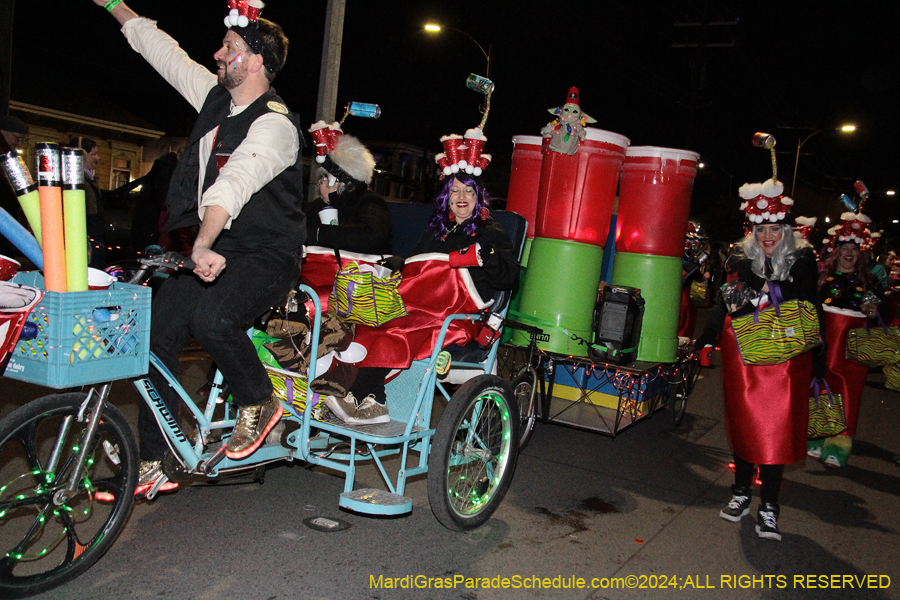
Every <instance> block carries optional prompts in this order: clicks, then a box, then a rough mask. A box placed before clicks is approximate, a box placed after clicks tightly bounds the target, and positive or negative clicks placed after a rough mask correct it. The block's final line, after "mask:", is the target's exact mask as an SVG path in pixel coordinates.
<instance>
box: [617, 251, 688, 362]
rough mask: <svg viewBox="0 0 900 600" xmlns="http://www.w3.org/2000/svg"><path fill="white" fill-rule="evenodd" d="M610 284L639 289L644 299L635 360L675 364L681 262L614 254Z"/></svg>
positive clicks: (661, 257)
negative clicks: (639, 338) (642, 317)
mask: <svg viewBox="0 0 900 600" xmlns="http://www.w3.org/2000/svg"><path fill="white" fill-rule="evenodd" d="M612 283H613V285H622V286H626V287H633V288H639V289H640V290H641V297H642V298H643V299H644V319H643V323H642V324H641V341H640V344H639V345H638V353H637V360H643V361H647V362H675V361H676V360H677V358H678V356H677V351H678V308H679V302H680V301H681V258H680V257H676V256H656V255H653V254H635V253H632V252H616V258H615V261H614V262H613V272H612Z"/></svg>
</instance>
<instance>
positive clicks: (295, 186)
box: [166, 86, 306, 253]
mask: <svg viewBox="0 0 900 600" xmlns="http://www.w3.org/2000/svg"><path fill="white" fill-rule="evenodd" d="M270 102H275V103H278V104H280V105H281V106H284V105H283V104H281V99H280V98H279V97H278V96H277V95H276V93H275V90H274V89H270V90H269V91H268V92H266V93H265V94H263V95H262V96H260V97H259V98H257V99H256V100H255V101H253V103H252V104H250V106H248V107H247V108H246V109H244V110H243V112H241V113H240V114H238V115H235V116H233V117H229V116H228V114H229V112H230V110H231V95H230V94H229V93H228V91H227V90H225V89H223V88H221V87H219V86H216V87H214V88H213V89H212V90H210V92H209V95H208V96H207V97H206V101H204V103H203V107H202V108H201V109H200V114H199V115H198V117H197V122H196V123H195V124H194V128H193V130H191V134H190V136H189V137H188V140H187V144H186V147H185V151H184V155H183V156H182V158H181V160H180V161H178V166H177V167H176V168H175V172H174V173H173V174H172V182H171V184H170V186H169V193H168V196H167V198H166V205H167V207H168V210H169V220H168V223H167V224H166V231H172V230H173V229H178V228H180V227H187V226H190V225H196V224H198V223H199V222H200V218H199V216H198V215H197V201H198V198H197V180H198V177H199V173H200V141H201V140H202V139H203V136H205V135H206V134H207V133H208V132H209V131H211V130H213V129H215V128H216V126H218V127H219V131H218V133H217V134H216V141H215V145H214V147H213V150H212V153H211V154H210V157H209V161H208V162H207V164H206V165H205V166H204V168H205V173H206V175H205V177H204V180H203V191H204V192H205V191H206V190H207V189H208V188H209V187H210V186H211V185H212V184H213V183H215V181H216V177H218V174H219V168H218V164H217V155H218V156H223V155H230V154H231V153H232V152H234V150H235V149H236V148H237V147H238V146H239V145H240V144H241V142H243V141H244V139H245V138H246V137H247V132H248V131H249V130H250V126H251V125H252V124H253V122H254V121H256V119H258V118H259V117H261V116H262V115H265V114H267V113H269V112H277V111H273V110H272V109H271V108H269V106H268V104H269V103H270ZM286 116H287V118H288V119H290V121H291V123H292V124H293V125H294V127H296V128H297V132H298V135H299V138H300V150H301V151H299V152H298V153H297V162H296V163H294V164H293V165H292V166H290V167H288V168H287V169H285V170H284V171H282V172H281V173H279V174H278V175H276V176H275V178H274V179H272V180H271V181H270V182H269V183H267V184H266V185H265V187H263V188H262V189H261V190H260V191H258V192H256V193H255V194H253V195H252V196H251V197H250V201H249V202H247V204H246V205H244V207H243V208H242V209H241V213H240V215H238V218H236V219H234V220H233V221H232V222H231V228H230V229H225V230H223V231H222V233H221V234H219V237H218V239H217V240H216V242H215V244H213V249H214V250H215V251H216V252H220V253H231V252H247V251H250V250H254V249H257V248H274V249H279V250H283V251H286V252H291V253H299V250H300V247H301V246H302V245H303V244H304V242H305V241H306V224H305V220H306V216H305V215H304V213H303V211H302V210H301V204H302V201H303V162H302V149H303V136H302V135H300V134H299V132H300V127H299V122H298V119H297V116H296V115H295V114H294V113H289V114H287V115H286Z"/></svg>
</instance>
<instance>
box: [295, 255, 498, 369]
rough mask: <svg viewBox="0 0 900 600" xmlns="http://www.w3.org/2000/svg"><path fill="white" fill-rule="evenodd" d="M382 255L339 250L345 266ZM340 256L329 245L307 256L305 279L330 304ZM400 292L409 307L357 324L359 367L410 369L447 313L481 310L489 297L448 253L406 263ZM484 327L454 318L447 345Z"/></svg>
mask: <svg viewBox="0 0 900 600" xmlns="http://www.w3.org/2000/svg"><path fill="white" fill-rule="evenodd" d="M379 258H380V257H379V256H373V255H365V254H356V253H352V252H343V251H342V252H341V262H342V264H343V265H344V266H346V265H347V263H349V262H350V260H355V261H356V262H357V263H360V264H363V263H374V262H375V261H376V260H378V259H379ZM337 270H338V269H337V260H336V259H335V256H334V253H333V251H331V250H327V249H323V248H318V247H310V248H307V255H306V257H305V258H304V261H303V270H302V272H301V280H302V281H303V283H305V284H306V285H308V286H310V287H311V288H313V289H314V290H315V291H316V292H317V293H318V294H319V299H320V300H321V301H322V307H323V308H322V310H323V311H325V310H327V301H328V294H329V293H330V292H331V288H332V286H333V285H334V275H335V273H336V272H337ZM399 291H400V296H401V297H402V298H403V302H404V304H405V306H406V310H407V312H408V313H409V314H408V315H406V316H405V317H398V318H396V319H393V320H392V321H389V322H387V323H385V324H384V325H382V326H381V327H367V326H365V325H357V326H356V334H355V336H354V338H353V341H355V342H357V343H359V344H362V345H363V346H364V347H365V348H366V351H367V355H366V358H365V359H363V360H362V361H361V362H360V363H358V366H360V367H386V368H391V369H406V368H409V365H410V364H411V363H412V361H414V360H420V359H423V358H427V357H428V356H429V355H430V354H431V352H432V349H433V348H434V346H435V344H436V342H437V338H438V335H439V334H440V331H441V326H442V325H443V323H444V319H445V318H446V317H448V316H449V315H452V314H465V315H468V314H477V313H478V312H479V311H480V310H481V309H482V308H484V307H485V303H484V302H483V301H482V299H481V297H480V296H479V295H478V291H477V290H476V289H475V284H474V283H473V282H472V279H471V277H470V276H469V274H468V269H454V268H452V267H450V262H449V259H448V256H447V255H446V254H437V253H435V254H422V255H419V256H415V257H411V258H409V259H408V260H407V262H406V266H404V267H403V281H402V282H401V283H400V287H399ZM480 329H481V323H480V322H479V321H468V320H457V321H453V322H452V323H451V325H450V326H449V328H448V329H447V334H446V336H445V337H444V343H443V346H444V347H446V346H449V345H451V344H458V345H460V346H463V345H465V344H468V343H470V342H472V341H473V340H474V339H475V338H476V337H477V335H478V332H479V330H480Z"/></svg>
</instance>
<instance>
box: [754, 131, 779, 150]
mask: <svg viewBox="0 0 900 600" xmlns="http://www.w3.org/2000/svg"><path fill="white" fill-rule="evenodd" d="M753 145H754V146H756V147H758V148H765V149H766V150H771V149H772V148H774V147H775V136H773V135H771V134H768V133H763V132H761V131H757V132H756V133H754V134H753Z"/></svg>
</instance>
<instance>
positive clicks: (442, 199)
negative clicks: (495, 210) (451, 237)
mask: <svg viewBox="0 0 900 600" xmlns="http://www.w3.org/2000/svg"><path fill="white" fill-rule="evenodd" d="M454 181H459V182H460V183H461V184H463V185H466V186H471V187H473V188H475V210H473V211H472V216H471V217H469V218H468V219H467V220H466V222H465V225H464V228H463V230H464V231H465V232H466V235H472V234H473V233H475V231H476V230H477V229H478V228H479V227H480V226H481V224H482V223H484V222H485V221H489V220H490V219H491V211H490V208H491V201H490V196H489V195H488V193H487V190H486V189H484V185H483V184H482V183H481V179H480V178H478V177H473V176H471V175H469V174H468V173H465V172H462V171H460V172H459V173H454V174H453V175H452V176H450V177H447V181H446V182H445V183H444V187H443V188H441V191H440V193H438V195H437V198H435V199H434V213H433V214H432V215H431V218H430V219H428V225H427V226H426V229H427V230H428V231H431V232H433V233H434V237H435V239H438V238H440V237H441V236H443V235H444V234H445V233H446V232H447V231H448V230H449V229H450V228H451V227H452V226H453V222H452V221H450V217H449V215H450V188H451V187H453V183H454Z"/></svg>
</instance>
